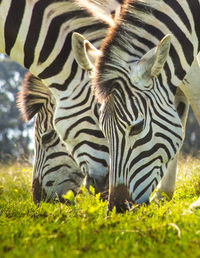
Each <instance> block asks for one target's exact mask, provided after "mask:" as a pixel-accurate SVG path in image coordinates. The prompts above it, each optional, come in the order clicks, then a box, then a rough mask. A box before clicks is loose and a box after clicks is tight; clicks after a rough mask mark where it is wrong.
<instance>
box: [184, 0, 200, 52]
mask: <svg viewBox="0 0 200 258" xmlns="http://www.w3.org/2000/svg"><path fill="white" fill-rule="evenodd" d="M187 2H188V5H189V7H190V10H191V12H192V15H193V19H194V26H195V31H196V34H197V38H198V39H199V46H198V52H199V51H200V18H199V10H200V3H199V1H198V0H192V1H191V0H187Z"/></svg>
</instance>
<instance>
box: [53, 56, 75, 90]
mask: <svg viewBox="0 0 200 258" xmlns="http://www.w3.org/2000/svg"><path fill="white" fill-rule="evenodd" d="M77 69H78V64H77V62H76V61H75V60H74V62H73V64H72V67H71V73H70V76H69V77H68V78H67V79H66V80H65V82H64V83H63V84H58V83H53V84H51V85H50V86H49V87H50V88H55V89H57V90H60V91H66V90H67V88H68V85H69V84H70V83H71V82H72V81H73V79H74V77H75V76H76V73H77Z"/></svg>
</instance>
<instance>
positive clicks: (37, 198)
mask: <svg viewBox="0 0 200 258" xmlns="http://www.w3.org/2000/svg"><path fill="white" fill-rule="evenodd" d="M32 194H33V201H34V203H35V204H36V203H39V202H41V201H44V200H45V199H46V192H45V191H44V190H43V189H42V186H41V184H40V182H39V180H38V178H36V179H34V180H33V184H32Z"/></svg>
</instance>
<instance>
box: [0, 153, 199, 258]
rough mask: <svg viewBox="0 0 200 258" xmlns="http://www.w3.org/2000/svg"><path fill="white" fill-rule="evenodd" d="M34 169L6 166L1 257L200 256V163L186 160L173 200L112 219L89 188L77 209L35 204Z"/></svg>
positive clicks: (0, 191)
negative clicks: (199, 204)
mask: <svg viewBox="0 0 200 258" xmlns="http://www.w3.org/2000/svg"><path fill="white" fill-rule="evenodd" d="M31 170H32V168H30V167H27V166H23V165H20V164H18V163H16V164H12V165H1V168H0V257H2V258H3V257H20V258H21V257H23V258H26V257H48V258H51V257H59V258H60V257H61V258H62V257H117V258H120V257H145V258H146V257H162V258H164V257H170V258H171V257H179V258H182V257H188V256H189V257H200V211H196V212H195V213H193V214H190V213H188V212H185V211H186V210H187V209H188V207H189V205H190V204H191V203H192V202H193V201H195V200H196V199H197V197H198V196H199V195H200V161H199V160H198V159H193V158H185V159H184V158H182V159H181V161H180V162H179V175H178V182H177V187H176V192H175V194H174V197H173V199H172V200H171V201H164V202H163V203H160V205H156V204H150V205H149V206H148V207H146V206H145V205H144V206H141V207H140V208H137V209H135V210H134V211H133V212H126V213H125V214H117V215H116V214H115V213H114V211H113V212H111V213H110V214H109V216H107V214H106V206H107V204H106V203H105V202H102V201H101V200H100V199H99V196H98V195H97V196H95V195H90V194H89V193H88V192H87V191H86V190H84V189H83V191H82V193H81V194H79V195H78V196H77V197H76V198H75V201H74V203H73V204H72V205H71V206H67V205H63V204H54V205H53V204H46V203H42V204H40V205H35V204H33V202H32V199H31Z"/></svg>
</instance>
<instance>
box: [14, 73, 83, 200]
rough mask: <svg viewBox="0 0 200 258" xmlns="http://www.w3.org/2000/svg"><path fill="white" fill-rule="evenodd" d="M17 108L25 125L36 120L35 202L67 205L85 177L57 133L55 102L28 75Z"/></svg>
mask: <svg viewBox="0 0 200 258" xmlns="http://www.w3.org/2000/svg"><path fill="white" fill-rule="evenodd" d="M18 106H19V108H20V111H21V113H22V115H23V117H24V119H25V120H26V121H29V120H30V119H31V118H32V117H33V116H36V119H35V128H34V131H35V132H34V134H35V135H34V138H35V139H34V145H35V146H34V147H35V148H34V164H33V183H32V191H33V201H34V202H35V203H38V202H40V201H46V202H50V201H55V200H59V201H60V202H65V200H64V199H63V195H64V194H65V193H66V192H68V191H69V190H72V191H73V192H74V194H76V193H77V192H78V190H79V187H80V185H81V183H82V181H83V175H82V173H81V171H80V169H79V168H78V166H77V164H76V163H75V161H74V160H73V158H72V157H71V156H70V155H69V153H68V152H67V149H66V146H65V144H64V143H63V142H62V141H61V140H60V138H59V136H58V134H57V132H56V131H55V130H54V126H53V115H54V109H55V101H54V98H53V96H52V94H51V92H50V91H49V90H48V88H47V87H46V86H45V85H43V84H42V82H41V80H39V79H38V78H36V77H35V76H33V75H31V74H30V73H28V74H27V75H26V77H25V80H24V82H23V85H22V90H21V91H20V92H19V95H18Z"/></svg>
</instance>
